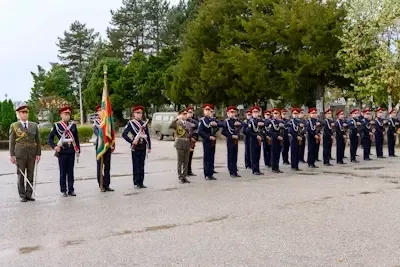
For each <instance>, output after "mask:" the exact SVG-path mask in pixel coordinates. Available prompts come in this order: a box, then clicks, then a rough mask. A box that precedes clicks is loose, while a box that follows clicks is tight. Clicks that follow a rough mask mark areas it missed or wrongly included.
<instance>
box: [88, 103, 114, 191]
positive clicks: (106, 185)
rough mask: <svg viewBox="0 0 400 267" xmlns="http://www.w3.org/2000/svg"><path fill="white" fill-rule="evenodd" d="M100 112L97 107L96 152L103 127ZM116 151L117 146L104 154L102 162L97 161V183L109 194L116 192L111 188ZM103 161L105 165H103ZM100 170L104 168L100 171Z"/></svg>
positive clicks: (95, 127)
mask: <svg viewBox="0 0 400 267" xmlns="http://www.w3.org/2000/svg"><path fill="white" fill-rule="evenodd" d="M100 112H101V105H97V107H96V118H95V120H94V123H93V133H94V135H95V136H96V145H95V148H96V151H97V146H98V143H99V131H101V128H100V125H101V119H100ZM114 149H115V144H114V145H113V146H112V147H110V148H109V149H108V150H107V151H106V152H105V153H104V154H103V158H102V159H100V160H97V159H96V161H97V182H98V184H99V187H100V189H101V192H107V191H110V192H112V191H114V189H111V188H110V180H111V176H110V169H111V153H112V152H114ZM101 161H103V164H102V163H101ZM100 168H103V169H102V170H100ZM101 172H103V173H102V175H103V185H101V184H100V173H101Z"/></svg>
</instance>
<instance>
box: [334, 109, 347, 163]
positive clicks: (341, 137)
mask: <svg viewBox="0 0 400 267" xmlns="http://www.w3.org/2000/svg"><path fill="white" fill-rule="evenodd" d="M336 116H337V117H338V118H337V120H336V124H335V127H336V163H337V164H346V163H344V162H343V159H344V150H345V146H344V145H345V143H346V130H345V128H346V127H347V123H346V122H345V120H344V112H343V110H341V109H339V110H338V111H337V112H336Z"/></svg>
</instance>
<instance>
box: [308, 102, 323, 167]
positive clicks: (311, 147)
mask: <svg viewBox="0 0 400 267" xmlns="http://www.w3.org/2000/svg"><path fill="white" fill-rule="evenodd" d="M308 112H309V114H310V118H309V119H308V121H307V137H308V140H307V141H308V154H307V163H308V167H310V168H318V166H316V165H315V160H316V155H315V154H316V151H317V149H316V146H317V143H319V140H320V136H319V134H318V132H317V127H319V126H320V122H318V119H317V116H318V114H317V109H316V108H310V109H309V111H308Z"/></svg>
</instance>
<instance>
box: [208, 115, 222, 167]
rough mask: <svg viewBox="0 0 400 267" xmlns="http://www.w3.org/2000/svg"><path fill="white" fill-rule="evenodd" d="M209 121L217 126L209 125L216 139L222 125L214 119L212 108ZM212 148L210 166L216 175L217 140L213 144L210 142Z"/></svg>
mask: <svg viewBox="0 0 400 267" xmlns="http://www.w3.org/2000/svg"><path fill="white" fill-rule="evenodd" d="M211 121H213V122H215V123H216V124H217V126H214V124H212V125H211V134H212V135H213V136H215V137H217V133H218V131H219V128H222V127H223V125H222V124H221V123H220V122H219V121H218V120H217V118H216V117H215V110H214V108H213V109H212V110H211ZM212 144H213V146H211V152H212V156H211V160H212V163H211V166H212V168H213V174H216V173H218V172H216V171H215V164H214V163H215V151H216V148H217V140H215V141H214V142H212Z"/></svg>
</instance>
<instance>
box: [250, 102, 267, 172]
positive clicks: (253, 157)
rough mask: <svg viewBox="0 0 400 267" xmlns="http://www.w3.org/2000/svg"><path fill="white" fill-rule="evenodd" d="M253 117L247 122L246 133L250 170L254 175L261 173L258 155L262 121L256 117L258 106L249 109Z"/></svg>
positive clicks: (259, 153)
mask: <svg viewBox="0 0 400 267" xmlns="http://www.w3.org/2000/svg"><path fill="white" fill-rule="evenodd" d="M250 110H251V113H252V116H253V118H252V119H251V120H250V121H249V123H248V124H247V129H246V132H247V135H248V136H249V137H250V161H251V170H252V171H253V174H254V175H262V174H263V173H261V172H260V157H261V144H262V135H263V134H262V129H261V128H262V127H264V123H263V122H262V121H261V120H260V119H258V116H259V114H260V110H261V109H260V108H259V107H258V106H254V107H252V108H251V109H250Z"/></svg>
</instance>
